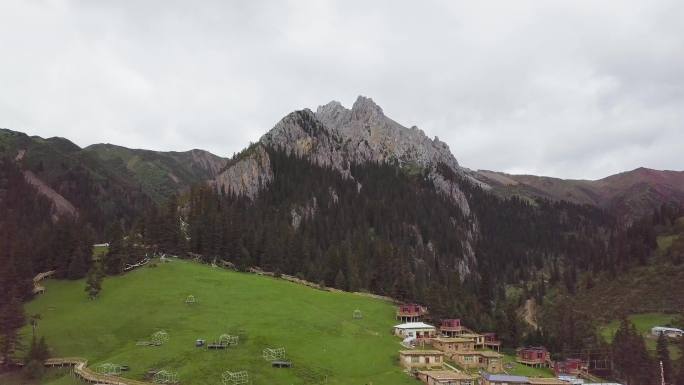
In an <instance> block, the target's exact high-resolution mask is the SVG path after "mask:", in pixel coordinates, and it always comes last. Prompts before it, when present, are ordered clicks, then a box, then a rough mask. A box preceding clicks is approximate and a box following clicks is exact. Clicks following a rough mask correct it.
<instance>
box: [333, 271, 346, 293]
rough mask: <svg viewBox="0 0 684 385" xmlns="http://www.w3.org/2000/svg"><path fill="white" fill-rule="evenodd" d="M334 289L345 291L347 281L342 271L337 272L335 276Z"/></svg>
mask: <svg viewBox="0 0 684 385" xmlns="http://www.w3.org/2000/svg"><path fill="white" fill-rule="evenodd" d="M335 288H337V289H340V290H346V289H347V279H346V278H345V277H344V273H343V272H342V270H338V271H337V275H335Z"/></svg>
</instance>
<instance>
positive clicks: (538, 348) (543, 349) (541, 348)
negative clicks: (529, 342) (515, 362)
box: [516, 346, 547, 352]
mask: <svg viewBox="0 0 684 385" xmlns="http://www.w3.org/2000/svg"><path fill="white" fill-rule="evenodd" d="M516 350H517V351H519V350H534V351H544V352H546V351H547V350H546V348H545V347H543V346H525V347H522V348H517V349H516Z"/></svg>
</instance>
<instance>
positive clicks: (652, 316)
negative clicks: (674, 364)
mask: <svg viewBox="0 0 684 385" xmlns="http://www.w3.org/2000/svg"><path fill="white" fill-rule="evenodd" d="M627 318H629V320H630V321H631V322H632V323H633V324H634V326H635V327H636V329H637V331H639V333H641V335H642V336H643V337H644V340H645V341H646V348H647V349H648V350H649V352H650V353H651V354H652V355H653V356H654V357H655V351H656V342H657V338H656V337H654V336H653V335H651V328H652V327H654V326H668V325H672V324H673V323H674V321H675V319H676V318H677V315H675V314H666V313H644V314H633V315H630V316H629V317H627ZM619 326H620V321H619V320H613V321H611V322H610V323H608V324H606V325H604V326H602V327H600V328H599V334H600V335H601V336H602V337H603V338H604V339H605V340H606V341H608V342H612V341H613V337H614V336H615V332H616V331H617V329H618V327H619ZM668 349H669V350H670V358H671V359H673V360H677V359H678V358H679V357H680V355H681V352H680V351H679V347H678V346H677V342H676V341H669V345H668Z"/></svg>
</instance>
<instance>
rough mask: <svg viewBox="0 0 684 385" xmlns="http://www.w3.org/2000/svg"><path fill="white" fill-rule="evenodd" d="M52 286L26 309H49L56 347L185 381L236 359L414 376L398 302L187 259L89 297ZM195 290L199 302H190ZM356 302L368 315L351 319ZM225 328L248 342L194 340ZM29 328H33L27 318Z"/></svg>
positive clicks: (253, 369) (323, 375) (237, 366)
mask: <svg viewBox="0 0 684 385" xmlns="http://www.w3.org/2000/svg"><path fill="white" fill-rule="evenodd" d="M46 287H47V292H46V293H45V295H43V296H40V297H38V298H37V299H35V300H34V301H32V302H30V303H28V304H27V305H26V312H27V314H34V313H40V314H41V315H42V320H41V321H40V324H39V327H38V333H39V334H41V335H44V336H46V338H47V341H48V343H49V345H50V346H51V348H52V349H53V352H52V354H53V356H83V357H86V358H88V359H89V361H90V365H97V364H99V363H104V362H113V363H119V364H126V365H130V366H131V371H130V372H129V374H127V376H129V377H131V378H137V379H141V378H142V377H143V375H144V373H145V372H146V371H147V370H149V369H152V368H156V369H164V368H165V369H170V370H175V371H177V372H178V373H179V376H180V379H181V381H182V382H183V383H184V384H213V383H220V375H221V373H222V372H223V371H225V370H229V369H230V370H234V371H235V370H248V371H249V374H250V378H251V379H252V380H253V382H254V383H258V384H291V383H309V384H311V383H328V384H350V383H355V384H361V383H368V382H371V381H372V383H373V384H374V385H381V384H409V383H414V380H412V379H410V378H409V377H408V376H406V375H405V374H403V373H402V371H401V369H400V367H399V366H398V363H397V362H398V360H397V357H398V354H397V351H398V350H399V349H400V345H399V344H398V340H397V339H395V338H394V337H392V336H391V335H390V328H391V326H392V325H393V324H394V323H395V321H394V310H393V307H392V305H391V304H389V303H385V302H382V301H378V300H375V299H370V298H365V297H362V296H358V295H354V294H349V293H331V292H324V291H318V290H314V289H310V288H307V287H304V286H301V285H297V284H293V283H289V282H286V281H282V280H276V279H272V278H264V277H257V276H254V275H249V274H241V273H235V272H229V271H225V270H220V269H213V268H211V267H208V266H205V265H199V264H194V263H190V262H186V261H180V260H174V261H172V262H169V263H166V264H160V265H159V266H158V267H151V268H147V267H145V268H141V269H138V270H136V271H133V272H131V273H129V274H127V275H125V276H121V277H115V278H107V279H106V280H105V282H104V287H103V291H102V294H101V298H99V299H98V300H95V301H89V300H88V299H86V296H85V292H84V283H83V281H54V280H51V281H47V282H46ZM190 294H192V295H194V296H195V297H196V298H197V300H198V301H199V302H198V303H197V304H195V305H187V304H185V303H184V300H185V298H186V297H187V296H188V295H190ZM354 309H360V310H361V311H362V312H363V315H364V318H363V319H362V320H352V312H353V310H354ZM160 329H163V330H166V331H167V332H168V333H169V335H170V340H169V342H168V343H167V344H165V345H163V346H160V347H141V346H136V341H138V340H144V339H147V338H148V337H149V336H150V335H151V334H152V333H154V332H155V331H157V330H160ZM223 333H229V334H239V335H240V336H241V341H240V344H239V345H238V346H237V347H235V348H231V349H230V350H228V351H209V350H206V349H202V348H196V347H195V346H194V342H195V340H196V339H198V338H202V339H206V340H208V341H211V340H213V339H217V338H218V336H219V335H221V334H223ZM24 335H25V338H26V339H27V340H28V338H30V330H29V329H28V328H27V329H26V330H24ZM266 347H285V348H286V350H287V356H288V358H289V359H291V360H292V361H293V363H294V365H295V366H294V368H292V369H272V368H271V367H270V364H269V363H268V362H266V361H264V359H263V358H262V355H261V352H262V349H264V348H266ZM60 381H61V380H60Z"/></svg>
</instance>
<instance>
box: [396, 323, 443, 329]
mask: <svg viewBox="0 0 684 385" xmlns="http://www.w3.org/2000/svg"><path fill="white" fill-rule="evenodd" d="M394 328H395V329H434V328H435V327H434V326H432V325H428V324H426V323H425V322H407V323H405V324H399V325H394Z"/></svg>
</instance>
